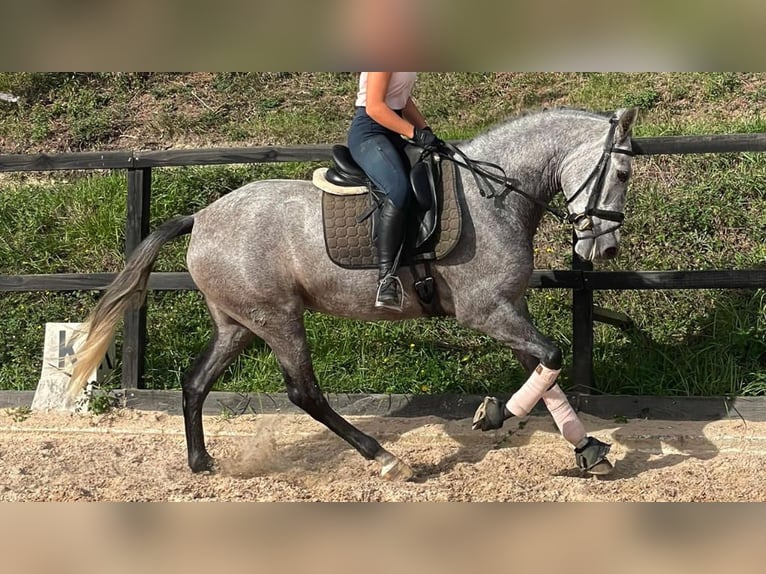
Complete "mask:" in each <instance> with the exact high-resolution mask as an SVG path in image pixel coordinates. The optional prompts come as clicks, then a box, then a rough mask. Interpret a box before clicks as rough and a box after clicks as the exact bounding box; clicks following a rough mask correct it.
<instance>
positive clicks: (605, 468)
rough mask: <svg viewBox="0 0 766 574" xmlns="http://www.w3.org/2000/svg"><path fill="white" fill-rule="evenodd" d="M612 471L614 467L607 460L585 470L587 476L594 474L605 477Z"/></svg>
mask: <svg viewBox="0 0 766 574" xmlns="http://www.w3.org/2000/svg"><path fill="white" fill-rule="evenodd" d="M612 470H614V465H613V464H612V463H611V462H609V461H608V460H606V459H604V460H602V461H601V462H598V463H596V464H595V465H594V466H592V467H591V468H589V469H588V470H586V471H585V472H587V473H588V474H594V475H596V476H605V475H607V474H609V473H610V472H612Z"/></svg>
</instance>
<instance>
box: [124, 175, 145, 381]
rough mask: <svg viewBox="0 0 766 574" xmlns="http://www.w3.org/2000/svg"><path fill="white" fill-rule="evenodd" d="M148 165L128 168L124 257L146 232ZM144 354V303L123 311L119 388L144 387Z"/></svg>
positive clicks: (128, 254) (133, 248)
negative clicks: (133, 308)
mask: <svg viewBox="0 0 766 574" xmlns="http://www.w3.org/2000/svg"><path fill="white" fill-rule="evenodd" d="M151 191H152V170H151V168H141V169H133V168H131V169H128V213H127V221H126V224H125V258H126V259H127V258H128V257H129V256H130V254H131V253H133V251H134V250H135V249H136V247H138V244H139V243H141V241H142V240H143V239H144V238H145V237H146V236H147V235H148V234H149V211H150V210H149V205H150V199H151ZM145 355H146V305H144V306H142V307H141V308H140V309H137V310H135V311H128V312H127V313H125V327H124V330H123V343H122V388H124V389H138V388H142V387H143V378H144V358H145Z"/></svg>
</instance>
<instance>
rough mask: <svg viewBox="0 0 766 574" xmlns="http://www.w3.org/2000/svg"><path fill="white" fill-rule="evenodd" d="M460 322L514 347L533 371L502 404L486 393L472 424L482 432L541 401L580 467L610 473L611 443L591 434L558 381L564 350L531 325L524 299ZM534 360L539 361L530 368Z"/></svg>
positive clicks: (471, 315)
mask: <svg viewBox="0 0 766 574" xmlns="http://www.w3.org/2000/svg"><path fill="white" fill-rule="evenodd" d="M467 316H469V317H470V319H468V320H466V321H462V322H463V323H465V324H466V325H468V326H470V327H473V328H475V329H478V330H480V331H482V332H484V333H486V334H487V335H489V336H491V337H493V338H495V339H497V340H498V341H501V342H503V343H505V344H507V345H509V346H510V347H511V349H513V350H514V352H515V354H516V355H517V356H518V357H521V358H523V359H524V361H523V363H524V365H523V366H524V367H525V368H526V369H527V370H529V369H530V368H531V373H530V375H529V378H528V379H527V381H526V382H525V383H524V384H523V385H522V386H521V388H520V389H519V390H518V391H516V392H515V393H514V394H513V395H512V396H511V398H510V399H509V400H508V401H506V402H503V401H501V400H499V399H497V398H496V397H485V399H484V401H483V402H482V403H481V404H480V405H479V407H478V409H477V410H476V414H475V415H474V419H473V428H474V429H479V430H483V431H487V430H492V429H498V428H500V427H502V426H503V422H504V421H505V420H506V419H508V418H510V417H512V416H517V417H524V416H527V415H528V414H529V413H530V412H531V411H532V409H533V408H534V407H535V405H536V404H537V403H538V402H539V401H540V399H542V400H543V402H544V403H545V406H546V407H547V408H548V410H549V411H550V413H551V415H552V416H553V420H554V421H555V423H556V426H557V427H558V429H559V431H560V432H561V434H562V436H563V437H564V438H565V439H566V440H567V441H568V442H569V443H570V444H571V445H572V446H573V447H574V449H575V459H576V462H577V466H578V467H580V468H581V469H583V470H585V471H587V472H590V473H591V474H606V473H608V472H610V471H611V470H612V465H611V463H610V462H609V461H608V460H607V459H606V455H607V453H608V452H609V448H610V445H608V444H606V443H603V442H601V441H599V440H598V439H595V438H593V437H590V436H588V435H587V433H586V431H585V426H584V425H583V423H582V421H581V420H580V417H579V416H577V413H576V412H575V411H574V409H573V408H572V406H571V405H570V404H569V400H568V399H567V397H566V395H565V394H564V391H562V390H561V387H559V385H558V384H557V383H556V379H557V378H558V376H559V373H560V372H561V363H562V353H561V349H560V348H559V347H558V346H557V345H556V344H555V343H554V342H553V341H552V340H550V339H549V338H548V337H546V336H545V335H543V334H542V333H540V331H538V330H537V328H536V327H535V326H534V325H533V324H532V321H531V319H530V317H529V313H528V311H527V307H526V302H525V301H524V299H523V298H522V299H521V300H520V302H518V303H516V304H512V303H511V302H503V303H501V304H500V305H497V306H496V307H495V308H494V309H493V310H492V311H490V312H488V313H471V314H469V315H467ZM531 358H534V359H536V361H537V365H536V366H534V368H532V360H531Z"/></svg>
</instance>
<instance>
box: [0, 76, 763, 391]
mask: <svg viewBox="0 0 766 574" xmlns="http://www.w3.org/2000/svg"><path fill="white" fill-rule="evenodd" d="M354 85H355V79H354V76H353V75H351V74H327V73H321V74H313V75H312V74H302V73H282V74H271V73H270V74H252V73H222V74H215V75H199V74H197V75H194V74H191V75H190V74H111V73H110V74H17V73H2V74H0V91H7V92H11V93H14V94H16V95H19V96H20V97H21V98H22V101H21V102H20V104H19V105H18V106H10V105H2V106H0V146H2V149H3V151H4V152H10V151H13V152H20V153H23V152H37V151H46V152H55V151H64V150H76V149H123V148H150V147H175V146H203V145H263V144H284V145H290V144H300V143H321V142H335V141H342V140H343V139H344V137H345V130H346V128H347V125H348V120H349V116H350V109H349V106H350V100H351V98H352V95H353V91H354ZM417 96H418V98H419V101H420V104H421V107H422V109H423V110H424V112H425V114H426V115H427V117H429V119H430V120H431V123H432V124H433V125H434V127H435V129H436V131H437V133H439V134H440V135H443V136H444V137H448V138H465V137H471V136H472V135H474V134H475V133H477V132H478V131H480V130H482V129H484V128H485V127H487V126H489V125H491V124H493V123H495V122H497V121H499V120H501V119H503V118H505V117H507V116H509V115H513V114H515V113H518V112H519V111H521V110H524V109H527V108H529V107H532V108H535V107H542V106H554V105H571V106H577V107H586V108H590V109H596V110H606V109H613V108H616V107H620V106H627V105H637V106H639V107H641V108H642V116H641V120H640V124H639V126H638V127H637V133H638V134H639V135H642V136H654V135H667V134H689V133H727V132H766V116H764V114H763V111H764V102H766V75H763V74H686V73H684V74H542V73H529V74H522V73H514V74H482V73H449V74H424V75H423V76H422V77H421V81H420V82H419V85H418V93H417ZM127 136H130V137H127ZM314 167H315V166H314V165H310V164H286V165H258V166H238V167H211V168H179V169H161V170H160V169H158V170H155V171H154V176H153V197H152V226H156V225H157V224H159V223H160V222H162V221H164V220H166V219H168V218H169V217H172V216H174V215H177V214H181V213H192V212H194V211H197V210H198V209H200V208H202V207H203V206H205V205H208V204H209V203H211V202H212V201H215V200H216V199H218V198H219V197H221V196H222V195H224V194H225V193H227V192H229V191H231V190H233V189H235V188H237V187H239V186H240V185H242V184H244V183H246V182H248V181H252V180H256V179H264V178H271V177H290V178H305V177H307V176H308V175H309V174H310V173H311V170H312V169H313V168H314ZM125 187H126V186H125V174H124V173H120V172H115V173H108V172H93V173H90V174H88V173H83V172H72V173H69V172H67V173H55V174H50V175H46V174H38V175H34V176H29V175H25V174H17V175H4V176H3V179H2V193H0V223H1V224H2V227H3V232H2V234H0V273H7V274H22V273H57V272H95V271H118V270H119V269H121V268H122V265H123V263H124V262H123V258H122V245H123V241H124V235H123V233H124V232H123V227H124V218H125ZM570 233H571V232H570V230H569V229H568V228H566V227H565V226H560V225H558V224H557V223H556V222H554V221H552V220H550V219H546V220H545V222H544V225H543V227H542V229H541V232H540V234H539V236H538V239H537V242H536V254H537V266H538V267H540V268H566V267H568V266H569V265H570V257H571V255H570V251H571V247H570ZM185 246H186V242H185V241H183V240H181V241H179V242H178V243H176V244H173V245H171V246H168V247H167V248H166V249H165V250H164V251H163V253H162V255H161V257H160V260H159V261H158V264H157V267H156V269H157V270H160V271H178V270H183V269H184V253H185ZM765 262H766V157H764V155H763V154H740V155H719V156H709V155H706V156H686V157H652V158H639V159H638V160H637V162H636V170H635V177H634V182H633V185H632V188H631V191H630V197H629V203H628V206H627V220H626V224H625V228H624V233H623V250H622V254H621V256H620V258H619V260H618V261H616V262H614V263H611V264H608V265H603V266H602V267H601V268H603V269H639V270H640V269H643V270H650V269H728V268H740V269H746V268H763V266H764V263H765ZM97 296H98V294H97V293H93V292H83V293H28V294H4V295H3V296H2V297H0V313H2V317H3V321H2V322H0V341H2V345H0V389H31V388H34V386H35V384H36V381H37V379H38V376H39V370H40V361H41V359H40V355H41V349H42V340H43V324H44V323H45V322H46V321H69V320H71V321H79V320H82V319H84V318H85V316H86V315H87V313H88V311H89V310H90V309H92V306H93V304H94V303H95V301H96V300H97ZM529 301H530V307H531V310H532V314H533V316H534V318H535V321H536V323H537V325H538V326H539V327H540V328H541V330H542V331H543V332H545V333H547V334H549V335H550V336H552V337H554V338H555V339H556V340H557V341H558V342H559V343H560V344H561V345H562V346H563V348H564V349H565V351H566V354H567V358H566V362H565V369H564V374H563V377H562V380H563V383H564V385H565V386H566V385H567V384H568V383H569V379H568V368H569V366H570V364H571V341H570V337H571V330H572V326H571V319H570V317H571V315H570V311H569V308H570V305H571V294H570V293H568V292H566V291H553V290H534V291H531V292H530V293H529ZM596 303H597V304H599V305H602V306H604V307H607V308H610V309H613V310H616V311H622V312H625V313H627V314H628V315H629V316H630V317H631V318H632V319H633V320H634V321H635V323H636V326H637V328H636V330H634V331H631V332H627V333H623V332H621V331H619V330H617V329H615V328H613V327H609V326H604V325H598V326H597V329H596V333H595V348H596V353H595V360H596V376H597V381H598V390H600V391H604V392H610V393H632V394H654V395H718V394H750V395H762V394H766V344H764V341H766V295H765V294H764V291H763V290H758V291H725V290H719V291H672V292H671V291H654V292H651V291H650V292H629V291H627V292H599V293H597V294H596ZM306 322H307V330H308V335H309V339H310V343H311V347H312V350H313V356H314V364H315V369H316V372H317V375H318V377H319V380H320V382H321V383H322V385H323V387H324V388H325V389H326V390H329V391H337V392H408V393H410V392H411V393H440V392H461V393H462V392H465V393H485V392H487V393H488V392H507V391H510V390H512V389H514V388H516V387H517V386H518V385H519V383H520V382H521V381H522V378H523V377H522V373H521V369H520V368H519V366H518V365H517V363H516V362H515V360H514V359H513V358H512V355H511V353H510V352H509V350H508V349H506V348H504V347H503V346H502V345H499V344H498V343H496V342H494V341H492V340H490V339H489V338H487V337H484V336H482V335H480V334H477V333H474V332H470V331H467V330H465V329H463V328H461V327H460V326H458V325H457V324H456V323H455V322H454V321H452V320H430V321H417V322H414V321H406V322H402V323H396V324H391V323H377V324H366V323H360V322H355V321H348V320H342V319H336V318H333V317H327V316H322V315H318V314H310V315H308V316H307V318H306ZM209 335H210V324H209V319H208V316H207V312H206V310H205V307H204V303H203V301H202V299H201V296H200V295H199V294H198V293H194V292H183V293H153V294H151V295H150V297H149V356H148V357H147V365H146V381H147V384H148V385H149V386H150V388H157V389H164V388H177V387H178V386H179V384H180V381H181V377H182V374H183V372H184V371H185V370H186V369H187V368H188V367H189V365H190V364H191V361H192V360H193V358H194V356H195V355H196V354H197V353H199V352H200V350H201V349H202V348H203V347H204V345H205V344H206V341H207V339H208V337H209ZM117 345H118V354H119V347H120V345H121V338H120V334H119V333H118V337H117ZM217 388H219V389H225V390H232V391H255V390H261V391H278V390H281V389H282V388H283V386H282V381H281V379H280V376H279V373H278V369H277V367H276V361H275V359H274V357H273V355H272V354H271V352H270V350H269V349H268V347H266V346H265V345H263V344H262V343H256V344H254V345H253V347H251V348H250V349H249V350H248V351H247V352H246V353H244V354H243V355H242V356H241V357H240V358H239V359H238V360H237V361H236V362H235V364H234V365H232V367H231V368H230V369H229V371H228V372H227V373H226V375H225V376H224V377H223V378H222V379H221V381H220V382H219V383H218V385H217Z"/></svg>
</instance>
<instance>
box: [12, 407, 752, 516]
mask: <svg viewBox="0 0 766 574" xmlns="http://www.w3.org/2000/svg"><path fill="white" fill-rule="evenodd" d="M20 418H23V417H19V416H18V413H16V412H14V411H11V410H8V411H2V412H0V501H75V500H79V501H91V500H93V501H95V500H112V501H162V500H168V501H183V500H219V501H425V500H434V501H602V500H603V501H644V500H647V501H648V500H652V501H763V500H766V482H764V480H763V474H762V472H763V469H764V468H766V423H762V422H745V421H742V420H726V421H716V422H707V423H703V422H662V421H640V420H634V421H630V422H627V423H615V422H613V421H605V420H601V419H597V418H594V417H589V416H587V415H586V416H584V422H585V424H586V428H587V429H588V430H589V432H591V433H592V434H594V435H595V436H597V437H598V438H600V439H601V440H605V441H607V442H612V443H613V447H612V453H611V455H610V459H611V460H612V461H614V462H615V463H616V468H615V470H614V472H613V473H612V474H611V475H609V476H608V477H600V478H599V477H592V476H586V475H583V474H582V473H581V472H580V471H579V470H577V469H576V468H575V467H574V456H573V454H572V450H571V448H570V447H569V445H568V444H567V443H565V442H564V440H563V439H562V438H561V437H560V436H559V435H558V434H557V432H556V430H555V427H554V426H553V423H552V420H551V419H550V418H547V417H530V418H529V419H528V420H527V421H526V424H524V421H518V420H515V421H509V422H511V423H512V424H510V425H508V426H507V427H506V428H505V429H503V430H501V431H495V432H490V433H479V432H475V431H471V430H470V422H469V421H467V420H461V421H447V420H443V419H439V418H436V417H425V418H378V417H350V418H351V420H353V421H355V423H356V424H358V425H359V426H360V428H361V429H362V430H364V431H366V432H368V433H371V434H373V435H374V436H376V437H377V438H379V439H380V440H381V442H383V444H384V446H385V447H386V448H388V449H389V450H391V451H392V452H394V453H395V454H397V455H398V456H400V457H401V458H402V459H403V460H404V461H406V462H408V463H409V464H410V465H411V466H412V467H413V469H414V470H415V479H414V480H413V481H412V482H409V483H402V484H398V483H388V482H385V481H383V480H381V479H380V478H378V476H377V469H376V467H375V465H374V464H373V463H369V462H367V461H365V460H364V459H362V457H361V456H360V455H358V454H357V453H356V452H355V451H352V450H351V449H350V448H349V447H348V446H347V445H346V443H344V442H343V441H341V440H340V439H339V438H337V437H335V435H332V434H331V433H330V432H329V431H327V430H325V429H324V427H322V426H321V425H319V424H318V423H316V422H315V421H313V420H312V419H310V418H309V417H307V416H301V415H284V414H283V415H257V416H256V415H246V416H240V417H235V418H228V419H226V418H221V417H206V419H205V430H206V436H207V440H208V448H209V450H210V453H211V454H212V455H213V456H214V457H216V459H217V460H218V462H219V465H220V467H221V471H220V473H218V474H215V475H193V474H192V473H191V472H190V471H189V469H188V467H187V466H186V452H185V441H184V436H183V420H182V418H181V417H180V416H172V415H168V414H165V413H160V412H148V411H133V410H127V409H126V410H119V411H114V412H112V413H109V414H106V415H102V416H70V415H58V414H41V413H34V414H31V415H29V416H28V417H27V418H25V419H24V420H14V419H20Z"/></svg>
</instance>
